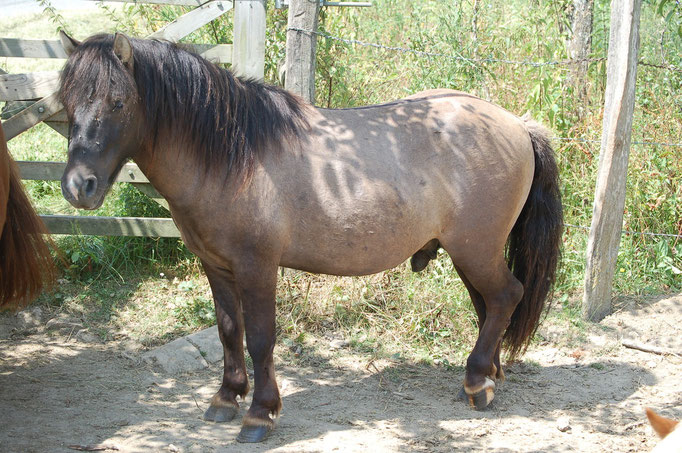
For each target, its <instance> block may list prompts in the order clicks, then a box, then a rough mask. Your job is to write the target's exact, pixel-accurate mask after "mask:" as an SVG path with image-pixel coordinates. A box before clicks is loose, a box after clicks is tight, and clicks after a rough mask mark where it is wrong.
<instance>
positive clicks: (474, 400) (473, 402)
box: [467, 387, 495, 411]
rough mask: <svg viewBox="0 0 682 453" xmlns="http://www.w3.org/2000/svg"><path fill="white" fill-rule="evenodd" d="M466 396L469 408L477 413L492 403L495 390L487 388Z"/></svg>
mask: <svg viewBox="0 0 682 453" xmlns="http://www.w3.org/2000/svg"><path fill="white" fill-rule="evenodd" d="M467 396H468V397H469V406H471V407H473V408H474V409H476V410H477V411H482V410H483V409H485V408H486V407H488V405H489V404H490V403H491V402H492V401H493V398H495V390H493V389H492V388H490V387H488V388H486V389H483V390H481V391H480V392H477V393H474V394H473V395H467Z"/></svg>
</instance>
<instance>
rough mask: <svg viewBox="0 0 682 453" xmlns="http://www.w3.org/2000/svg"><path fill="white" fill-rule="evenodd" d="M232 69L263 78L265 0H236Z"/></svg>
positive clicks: (258, 78)
mask: <svg viewBox="0 0 682 453" xmlns="http://www.w3.org/2000/svg"><path fill="white" fill-rule="evenodd" d="M232 45H233V46H234V47H233V53H232V70H233V71H234V72H235V73H236V74H237V75H241V76H245V77H253V78H255V79H257V80H263V76H264V73H265V0H234V39H233V40H232Z"/></svg>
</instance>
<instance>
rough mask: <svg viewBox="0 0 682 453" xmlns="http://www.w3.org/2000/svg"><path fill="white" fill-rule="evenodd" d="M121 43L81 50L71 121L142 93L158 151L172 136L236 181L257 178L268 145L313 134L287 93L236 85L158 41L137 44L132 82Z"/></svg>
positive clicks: (72, 63) (65, 85) (72, 82)
mask: <svg viewBox="0 0 682 453" xmlns="http://www.w3.org/2000/svg"><path fill="white" fill-rule="evenodd" d="M113 42H114V36H113V35H95V36H92V37H91V38H89V39H87V40H85V41H84V42H83V43H81V44H80V45H78V46H77V47H76V50H75V52H74V54H73V55H72V58H69V60H68V62H67V64H66V66H65V67H64V70H63V72H62V76H61V84H60V85H61V90H60V97H61V101H62V103H63V104H64V106H65V107H66V109H67V113H73V109H75V106H76V105H78V104H79V103H82V102H85V100H86V99H92V98H93V97H105V96H109V97H110V99H116V98H117V97H126V95H127V96H129V95H130V93H132V92H137V93H138V96H139V100H140V101H141V102H142V105H143V108H144V111H145V122H146V124H145V127H146V130H147V131H148V134H149V135H148V137H147V138H148V141H149V143H150V144H151V146H152V149H154V148H155V144H156V143H157V142H158V140H159V138H160V137H161V136H162V134H164V135H163V136H168V135H167V134H171V135H170V136H171V137H173V138H174V139H177V140H181V141H182V143H183V144H186V145H187V148H189V149H188V152H191V153H194V154H195V155H194V158H195V159H196V160H197V162H199V163H200V164H201V165H203V166H204V168H205V169H206V170H208V169H215V168H225V167H227V168H226V171H227V172H228V173H229V172H231V171H238V172H244V173H245V174H249V173H250V172H251V170H252V169H253V165H254V162H255V159H256V158H257V157H258V155H259V153H261V152H264V150H266V149H267V148H268V146H267V145H269V144H272V143H273V142H277V141H281V140H286V139H290V138H300V137H301V135H302V133H303V131H304V130H305V129H306V128H307V122H306V119H305V116H304V111H303V110H304V108H305V107H304V104H303V102H302V101H301V100H300V99H299V98H297V97H295V96H293V95H291V94H290V93H288V92H287V91H285V90H283V89H281V88H277V87H274V86H269V85H266V84H264V83H261V82H258V81H255V80H250V79H242V78H239V77H236V76H234V75H232V74H231V73H230V71H228V70H225V69H222V68H220V67H218V66H216V65H214V64H212V63H210V62H208V61H207V60H205V59H203V58H201V57H200V56H198V55H196V54H194V53H192V52H190V51H188V50H186V49H183V48H181V47H180V46H178V45H176V44H173V43H170V42H166V41H158V40H142V39H130V42H131V44H132V47H133V58H134V65H133V66H134V70H133V73H134V76H131V75H130V73H129V72H128V71H127V70H126V68H125V67H124V66H123V64H122V63H121V61H120V60H119V59H118V58H117V57H116V56H115V55H114V52H113ZM131 90H135V91H131Z"/></svg>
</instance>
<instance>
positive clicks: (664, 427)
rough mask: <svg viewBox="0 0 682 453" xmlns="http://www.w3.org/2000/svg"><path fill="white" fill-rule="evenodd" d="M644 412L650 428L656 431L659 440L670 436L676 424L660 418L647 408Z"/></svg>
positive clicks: (673, 421)
mask: <svg viewBox="0 0 682 453" xmlns="http://www.w3.org/2000/svg"><path fill="white" fill-rule="evenodd" d="M645 410H646V416H647V418H648V419H649V422H650V423H651V427H652V428H653V429H654V431H656V434H658V436H659V437H660V438H661V439H662V438H664V437H665V436H667V435H668V434H670V433H671V432H672V431H673V430H674V429H675V427H676V426H677V423H678V422H676V421H675V420H671V419H669V418H665V417H662V416H660V415H658V414H657V413H656V412H654V411H652V410H651V409H649V408H648V407H647V408H645Z"/></svg>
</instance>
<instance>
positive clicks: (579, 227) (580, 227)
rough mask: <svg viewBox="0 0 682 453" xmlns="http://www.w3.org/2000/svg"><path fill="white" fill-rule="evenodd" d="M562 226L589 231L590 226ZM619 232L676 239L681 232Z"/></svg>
mask: <svg viewBox="0 0 682 453" xmlns="http://www.w3.org/2000/svg"><path fill="white" fill-rule="evenodd" d="M564 226H567V227H569V228H576V229H579V230H586V231H590V227H586V226H583V225H572V224H570V223H564ZM621 234H623V235H627V234H631V235H638V236H655V237H667V238H677V239H680V238H682V234H670V233H649V232H645V231H630V230H622V231H621Z"/></svg>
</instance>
